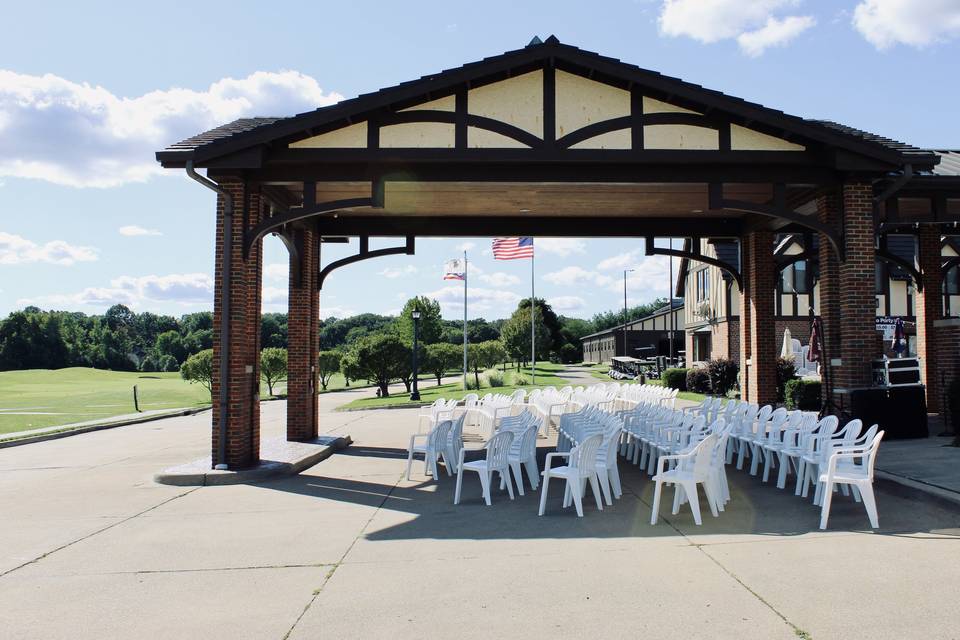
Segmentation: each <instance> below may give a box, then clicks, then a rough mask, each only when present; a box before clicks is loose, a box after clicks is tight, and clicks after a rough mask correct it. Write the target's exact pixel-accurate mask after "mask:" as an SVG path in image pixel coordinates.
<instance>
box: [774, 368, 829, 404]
mask: <svg viewBox="0 0 960 640" xmlns="http://www.w3.org/2000/svg"><path fill="white" fill-rule="evenodd" d="M796 377H797V366H796V365H795V364H794V363H793V359H790V360H787V359H786V358H781V357H777V402H785V399H786V397H785V394H786V389H787V383H788V382H790V381H791V380H793V379H794V378H796ZM817 408H819V404H818V405H817Z"/></svg>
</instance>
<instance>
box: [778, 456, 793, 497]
mask: <svg viewBox="0 0 960 640" xmlns="http://www.w3.org/2000/svg"><path fill="white" fill-rule="evenodd" d="M777 457H778V458H779V459H780V472H779V473H778V474H777V489H785V488H786V486H787V472H788V471H789V467H790V459H789V458H787V456H785V455H783V454H782V453H779V454H777Z"/></svg>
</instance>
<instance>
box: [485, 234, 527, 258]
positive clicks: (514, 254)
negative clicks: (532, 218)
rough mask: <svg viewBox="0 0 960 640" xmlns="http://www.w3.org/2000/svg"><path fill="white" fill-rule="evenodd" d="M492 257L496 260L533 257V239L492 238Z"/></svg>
mask: <svg viewBox="0 0 960 640" xmlns="http://www.w3.org/2000/svg"><path fill="white" fill-rule="evenodd" d="M493 257H494V259H496V260H519V259H521V258H532V257H533V238H531V237H520V238H494V239H493Z"/></svg>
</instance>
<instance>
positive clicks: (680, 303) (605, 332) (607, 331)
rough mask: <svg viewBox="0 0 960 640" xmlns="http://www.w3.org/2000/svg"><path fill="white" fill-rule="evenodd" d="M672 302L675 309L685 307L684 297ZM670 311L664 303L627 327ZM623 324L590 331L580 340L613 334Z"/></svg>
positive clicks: (668, 306)
mask: <svg viewBox="0 0 960 640" xmlns="http://www.w3.org/2000/svg"><path fill="white" fill-rule="evenodd" d="M672 302H673V309H674V310H675V311H676V310H678V309H681V310H682V309H683V299H682V298H681V299H677V298H674V299H673V301H672ZM668 313H670V305H664V306H662V307H660V308H659V309H657V310H656V311H654V312H653V313H651V314H648V315H645V316H643V317H642V318H637V319H635V320H631V321H630V322H628V323H627V327H630V326H631V325H634V324H637V323H640V322H644V321H646V320H649V319H651V318H656V317H659V316H663V315H666V314H668ZM622 326H623V325H617V326H615V327H610V328H609V329H604V330H603V331H596V332H594V333H590V334H587V335H585V336H580V340H581V341H583V340H586V339H587V338H596V337H599V336H603V335H608V334H612V333H613V332H614V331H616V330H618V329H620V328H621V327H622Z"/></svg>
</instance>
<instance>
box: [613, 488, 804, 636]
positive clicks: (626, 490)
mask: <svg viewBox="0 0 960 640" xmlns="http://www.w3.org/2000/svg"><path fill="white" fill-rule="evenodd" d="M623 489H624V493H630V494H632V495H633V497H635V498H636V499H637V501H638V502H641V503H643V504H645V505H647V506H648V507H650V508H653V506H652V505H651V504H649V503H648V502H647V501H646V500H644V499H643V498H641V497H640V494H639V493H637V492H636V491H634V488H633V487H632V486H629V485H624V486H623ZM660 520H663V521H664V522H665V523H666V524H667V526H669V527H670V528H671V529H673V530H674V531H676V532H677V534H678V535H679V536H680V537H681V538H683V539H684V540H686V541H687V543H688V544H689V545H690V546H691V547H693V548H695V549H696V550H697V551H699V552H700V553H702V554H703V555H705V556H706V557H707V558H708V559H709V560H710V561H711V562H713V563H714V564H715V565H717V566H718V567H719V568H720V570H721V571H723V572H724V573H725V574H727V575H728V576H730V578H732V579H733V580H734V581H736V583H737V584H739V585H740V586H741V587H743V588H744V589H745V590H746V592H747V593H749V594H750V595H752V596H753V597H754V598H756V599H757V600H758V601H759V602H760V603H762V604H763V605H764V606H765V607H767V608H768V609H770V611H772V612H773V613H774V615H776V616H777V617H778V618H780V619H781V620H783V622H784V624H786V625H787V626H788V627H790V628H791V629H792V630H793V633H794V635H795V636H797V637H798V638H800V639H801V640H813V636H812V635H810V633H809V632H808V631H805V630H803V629H801V628H800V627H798V626H797V625H796V624H794V623H793V622H792V621H791V620H790V619H789V618H788V617H787V616H786V615H785V614H783V613H782V612H780V610H778V609H777V608H776V607H775V606H773V604H771V603H770V602H768V601H767V600H765V599H764V597H763V596H761V595H760V594H759V593H757V592H756V591H755V590H753V589H752V588H751V587H750V586H749V585H748V584H747V583H746V582H744V581H743V580H742V579H741V578H740V576H738V575H737V574H735V573H734V572H733V571H731V570H730V569H728V568H727V567H726V566H725V565H724V564H723V563H722V562H720V561H719V560H717V559H716V558H715V557H713V556H712V555H710V552H708V551H707V549H706V547H707V546H708V545H704V544H698V543H696V542H694V541H693V540H691V539H690V538H689V537H687V534H685V533H684V532H683V531H681V530H680V529H679V528H678V527H677V526H676V525H674V524H673V522H671V521H670V519H669V518H666V517H664V516H662V515H661V516H660Z"/></svg>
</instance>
